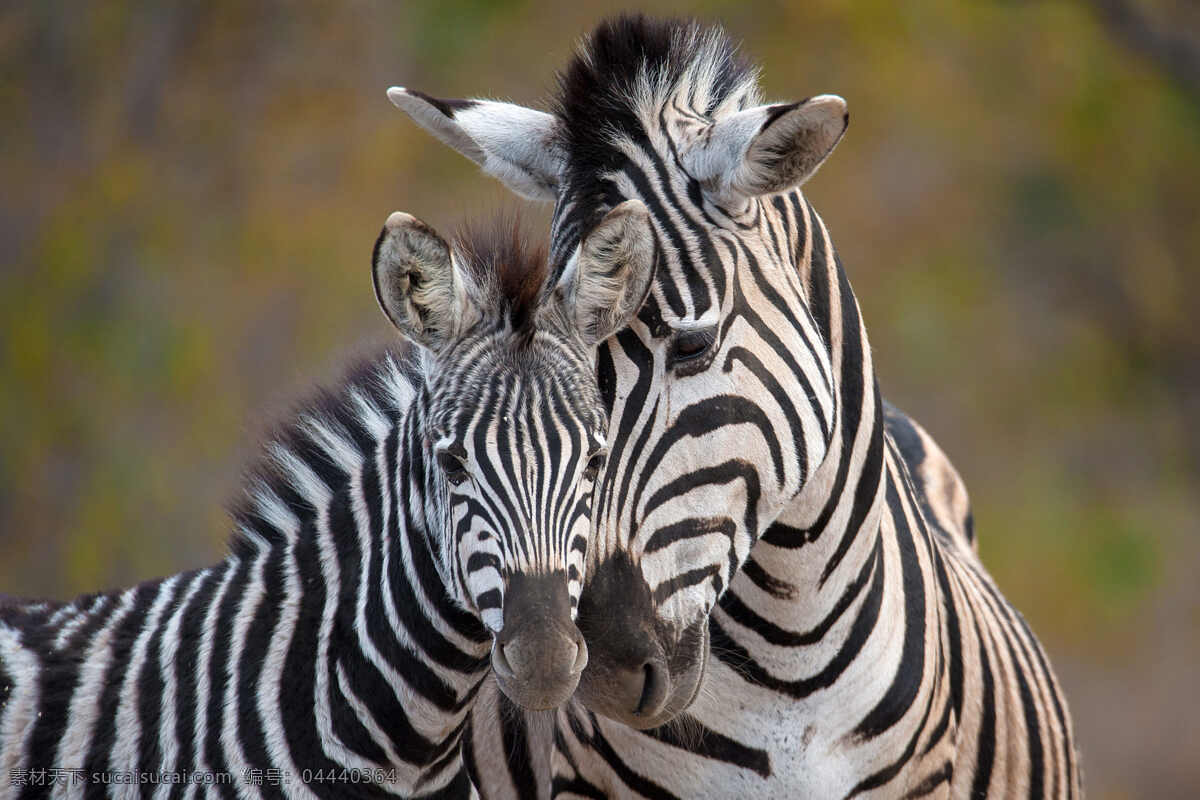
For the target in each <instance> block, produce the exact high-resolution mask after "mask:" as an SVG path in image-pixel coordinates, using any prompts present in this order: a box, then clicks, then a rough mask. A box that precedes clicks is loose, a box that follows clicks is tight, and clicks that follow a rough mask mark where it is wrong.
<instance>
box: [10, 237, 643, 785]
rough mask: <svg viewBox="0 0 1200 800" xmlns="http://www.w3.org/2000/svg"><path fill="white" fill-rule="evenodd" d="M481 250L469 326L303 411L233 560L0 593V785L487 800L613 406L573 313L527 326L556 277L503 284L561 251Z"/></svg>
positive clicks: (255, 492)
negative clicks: (499, 710)
mask: <svg viewBox="0 0 1200 800" xmlns="http://www.w3.org/2000/svg"><path fill="white" fill-rule="evenodd" d="M405 226H407V227H405ZM418 226H419V223H415V221H413V220H412V219H411V218H408V217H406V216H405V218H404V219H401V220H400V221H399V223H397V225H393V222H392V221H391V220H389V228H388V229H385V232H384V236H383V237H381V244H383V243H385V242H384V240H385V239H386V237H388V236H389V235H391V234H392V233H395V231H396V230H399V229H401V228H403V229H404V230H405V231H407V233H408V234H409V235H416V234H413V231H416V232H417V234H420V235H422V236H424V235H425V234H427V233H428V234H431V232H428V231H427V230H424V229H418ZM421 241H422V242H423V243H428V242H429V241H433V240H432V239H430V238H429V237H428V236H426V238H425V239H422V240H421ZM439 241H440V240H439ZM480 241H481V242H483V243H482V244H480V243H475V244H473V245H471V246H470V247H465V246H463V245H456V247H455V256H454V260H455V268H456V269H458V270H459V272H458V279H459V284H458V285H459V287H460V288H461V289H462V290H463V291H464V292H467V293H468V294H470V298H469V299H470V300H471V302H472V303H473V304H474V305H473V314H474V316H473V317H472V322H471V324H470V325H464V326H459V332H458V333H456V334H448V333H446V332H445V331H443V334H444V336H445V340H444V341H442V342H441V343H440V345H441V346H439V347H437V348H432V349H431V348H430V347H422V348H411V349H407V350H393V351H389V352H387V353H384V354H383V355H382V356H380V357H379V358H377V359H375V360H373V361H371V362H370V363H367V364H365V365H363V366H362V367H361V368H359V369H358V370H357V371H356V372H355V373H354V374H352V375H351V376H350V377H349V378H348V379H347V380H346V381H345V383H344V384H343V385H342V386H340V387H339V388H338V389H336V390H335V391H333V392H330V393H325V394H322V395H321V396H320V397H319V398H318V399H317V400H316V401H315V402H313V403H311V404H309V405H308V406H306V407H305V408H304V409H303V410H301V411H300V412H299V413H298V414H297V415H296V416H295V418H294V419H293V420H292V421H291V422H289V423H288V424H287V425H286V426H284V427H283V428H282V429H281V431H280V432H279V433H278V435H276V436H275V437H274V438H272V440H271V441H270V443H269V444H268V445H267V446H266V456H265V458H264V460H263V463H262V464H261V465H260V466H259V467H258V468H256V469H255V470H254V471H253V472H251V473H250V475H249V477H248V479H247V482H246V499H245V501H244V502H242V503H241V504H240V505H239V506H238V507H237V508H236V510H235V523H236V531H235V533H234V535H233V537H232V539H231V543H230V552H229V555H228V557H227V558H226V559H225V560H224V561H223V562H221V563H220V564H217V565H216V566H213V567H211V568H208V569H203V570H199V571H195V572H188V573H184V574H179V575H173V576H171V577H168V578H166V579H163V580H160V581H154V582H149V583H144V584H142V585H140V586H136V587H134V588H130V589H126V590H123V591H118V592H113V593H111V594H101V595H93V596H88V597H81V598H79V599H77V600H75V601H74V602H72V603H68V604H57V603H33V602H27V601H18V600H15V599H9V600H4V601H3V602H0V796H2V797H5V798H13V799H14V800H17V799H18V798H19V799H20V800H26V798H34V797H43V796H49V795H53V796H58V797H87V798H92V797H104V796H117V797H133V796H154V797H158V798H190V797H199V796H213V797H228V798H232V797H238V796H250V797H258V796H262V797H284V796H286V797H324V796H328V797H334V796H337V797H347V796H349V797H379V796H396V795H399V796H413V795H422V796H425V795H429V796H447V797H451V796H453V797H468V796H471V795H472V794H473V788H472V787H471V785H470V782H469V779H468V777H467V773H466V771H465V769H464V767H463V762H462V757H461V748H460V745H459V741H460V737H461V735H462V731H463V729H464V726H465V724H466V715H467V713H468V711H469V709H470V706H471V704H472V703H473V702H474V699H475V697H476V695H477V693H478V691H479V689H480V686H481V684H482V683H483V681H484V679H485V677H486V676H487V675H488V673H489V668H490V666H491V663H490V662H489V654H490V653H493V650H494V649H497V648H499V647H500V645H501V644H502V643H503V641H505V640H504V635H506V632H507V631H508V630H509V629H510V627H511V625H512V623H513V622H514V620H513V616H514V612H513V608H512V606H513V604H515V603H518V601H519V600H520V599H521V596H520V595H521V593H522V592H524V591H525V588H523V587H527V586H529V585H531V584H536V583H537V582H538V581H543V582H547V583H548V584H551V585H553V586H554V587H556V591H557V592H558V594H557V595H554V593H553V592H552V593H551V595H549V596H557V597H558V598H559V599H560V600H562V599H564V598H566V597H568V596H569V598H570V603H569V608H568V603H567V602H565V600H564V601H563V602H561V604H560V607H557V608H551V607H545V608H542V609H541V611H540V613H541V615H542V616H543V617H545V619H542V618H538V619H534V620H533V622H534V623H535V625H536V626H544V625H546V624H550V623H554V622H556V620H554V619H553V618H552V616H553V614H555V613H558V612H561V614H562V615H563V616H564V618H565V621H561V620H560V621H558V622H561V624H565V625H568V626H570V624H571V623H570V618H569V617H573V616H574V606H575V603H576V598H577V597H578V593H579V585H580V582H581V577H582V575H581V570H582V567H583V559H584V553H585V551H586V546H587V535H588V528H589V522H588V519H589V499H590V494H591V486H592V481H593V479H594V474H595V471H596V469H598V467H599V463H598V462H597V461H596V460H595V459H594V456H595V454H596V453H597V452H598V448H599V447H600V446H602V444H603V441H604V421H605V415H604V410H603V406H602V403H601V400H600V397H599V394H598V391H597V388H596V385H595V379H594V348H593V347H592V345H590V344H588V343H587V342H586V341H585V338H584V337H582V336H581V335H580V334H579V333H578V331H577V330H576V329H575V328H574V327H573V321H572V320H571V318H570V316H569V315H568V314H567V313H565V312H566V311H567V310H569V308H567V307H561V306H560V307H554V306H553V303H552V304H551V306H552V307H551V308H549V309H547V308H545V307H544V306H545V305H546V304H543V308H542V309H541V310H539V313H538V315H537V317H536V319H522V315H523V314H524V311H523V310H522V308H523V306H525V305H531V304H530V303H529V300H530V298H535V297H536V296H537V290H538V289H539V287H538V286H536V285H535V286H533V287H532V291H531V290H530V287H528V286H519V287H518V288H517V290H515V291H513V290H511V289H506V288H505V287H504V286H503V285H502V283H503V282H502V281H498V280H495V279H494V278H493V275H492V273H496V272H498V271H500V272H502V271H504V270H506V269H507V270H508V271H509V272H515V273H525V272H528V271H529V270H537V272H538V274H544V268H543V267H544V263H543V264H542V265H539V264H536V263H534V262H535V261H536V260H538V259H539V258H540V259H542V261H543V262H544V256H539V255H538V254H537V253H536V252H529V253H521V252H519V251H520V245H519V244H513V243H510V244H509V245H507V246H506V247H507V250H505V248H503V247H501V248H500V250H499V251H497V250H496V249H495V248H494V246H493V245H491V244H488V243H487V242H486V240H482V239H481V240H480ZM379 252H380V249H379V248H377V261H378V256H379ZM408 255H412V253H411V252H409V253H408ZM506 258H507V259H510V260H515V261H516V262H517V263H514V264H502V263H499V261H501V260H503V259H506ZM465 261H474V262H478V263H476V264H474V266H472V265H470V264H466V265H464V264H462V263H459V262H465ZM377 266H378V265H377ZM409 266H411V265H409ZM419 267H423V268H428V267H429V262H428V261H427V262H425V263H423V264H420V265H418V267H412V269H413V273H411V277H412V281H411V282H412V284H413V286H414V287H416V286H419V287H420V288H424V289H428V288H430V283H429V281H430V278H429V275H428V274H426V275H423V276H421V277H422V278H423V280H420V281H418V280H417V277H418V276H417V275H416V274H415V273H416V271H417V269H418V268H419ZM647 272H648V271H647ZM465 278H469V279H470V280H471V285H470V286H464V284H463V279H465ZM410 288H411V287H410ZM413 296H414V297H415V295H413ZM461 299H462V298H460V300H461ZM416 302H417V301H416V300H414V303H416ZM386 306H387V303H386V302H385V307H386ZM419 310H420V311H421V312H422V313H424V314H426V316H425V317H424V320H425V323H426V325H427V326H429V325H430V324H431V322H430V320H431V317H430V316H429V315H428V313H427V312H429V307H424V306H419ZM619 324H624V320H623V319H622V320H620V321H619ZM427 330H428V328H427ZM409 333H410V335H411V333H412V332H411V331H409ZM605 335H606V334H605ZM413 338H414V339H417V337H416V336H415V335H414V336H413ZM425 343H426V344H428V337H427V339H426V342H425ZM456 448H457V449H456ZM447 452H450V453H451V454H452V456H453V458H451V459H450V460H449V463H447V458H446V455H445V454H446V453H447ZM542 599H544V598H542ZM535 610H536V609H535ZM568 615H569V617H568ZM572 627H573V626H572ZM508 641H510V642H511V640H508ZM584 652H585V651H584ZM492 658H493V660H494V659H495V655H494V654H493V655H492ZM513 661H514V662H515V658H514V659H513ZM579 666H580V667H582V664H580V665H579ZM514 669H516V665H515V663H514ZM518 671H519V670H518ZM577 677H578V672H577V671H576V672H575V678H574V679H573V680H571V682H570V685H569V686H568V687H567V691H568V692H569V691H570V690H571V689H573V687H574V680H577ZM56 770H71V771H72V772H71V773H69V777H68V779H67V780H66V782H62V783H54V782H53V778H51V782H49V783H47V782H45V780H46V775H47V771H50V774H51V775H53V774H55V773H54V771H56ZM79 770H82V772H81V773H80V772H76V771H79ZM343 770H350V771H349V772H346V771H343ZM39 773H40V775H39ZM10 781H11V782H10ZM130 781H132V783H131V782H130ZM171 781H176V782H175V783H173V784H172V783H170V782H171Z"/></svg>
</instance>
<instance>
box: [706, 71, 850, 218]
mask: <svg viewBox="0 0 1200 800" xmlns="http://www.w3.org/2000/svg"><path fill="white" fill-rule="evenodd" d="M849 123H850V114H849V113H847V111H846V101H845V100H843V99H842V98H840V97H838V96H837V95H834V94H823V95H819V96H817V97H813V98H811V99H809V100H803V101H801V102H799V103H785V104H779V105H766V106H757V107H755V108H748V109H746V110H745V111H739V112H738V113H736V114H733V115H732V116H729V117H726V118H725V119H722V120H720V121H719V122H716V123H714V124H713V125H712V127H711V128H710V129H709V130H708V131H707V132H706V134H704V135H701V136H700V137H699V138H698V139H697V140H696V142H695V144H693V145H692V146H691V147H689V148H688V149H687V150H686V151H685V152H684V153H683V156H682V158H683V164H684V166H685V167H686V168H687V170H688V172H689V173H691V174H692V175H693V176H695V177H696V178H697V179H699V180H700V182H701V184H702V185H703V186H704V188H705V190H706V191H708V192H710V193H712V194H714V195H716V196H718V197H724V198H728V197H739V196H740V197H760V196H762V195H768V194H775V193H776V192H782V191H786V190H788V189H794V188H795V187H797V186H799V185H800V184H802V183H804V182H805V181H806V180H808V179H809V178H811V177H812V175H813V173H814V172H816V171H817V167H819V166H821V164H822V163H824V161H825V159H826V158H828V157H829V154H830V153H832V152H833V148H834V147H836V146H837V143H838V142H839V141H841V139H842V135H843V134H844V133H845V132H846V126H847V125H849Z"/></svg>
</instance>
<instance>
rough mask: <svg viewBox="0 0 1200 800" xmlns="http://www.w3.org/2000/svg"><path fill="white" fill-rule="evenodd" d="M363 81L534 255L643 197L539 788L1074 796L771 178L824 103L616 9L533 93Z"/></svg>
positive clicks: (797, 208)
mask: <svg viewBox="0 0 1200 800" xmlns="http://www.w3.org/2000/svg"><path fill="white" fill-rule="evenodd" d="M389 95H390V96H391V98H392V100H393V102H395V103H396V105H398V106H399V107H400V108H402V109H403V110H404V111H406V112H408V113H409V114H410V115H411V116H412V117H413V118H414V119H415V120H416V121H417V122H418V123H419V124H421V125H422V126H423V127H425V128H427V129H428V130H430V131H431V132H432V133H434V134H435V135H436V136H437V137H438V138H440V139H441V140H442V141H444V142H446V143H448V144H450V145H451V146H453V147H455V148H456V149H458V150H459V151H460V152H462V153H463V154H465V155H467V156H468V157H470V158H472V159H474V160H475V161H476V162H477V163H479V164H481V166H482V167H483V168H484V170H485V171H486V172H488V173H490V174H492V175H494V176H495V177H498V178H500V179H501V180H502V181H504V182H505V183H506V184H507V185H509V186H510V187H511V188H513V189H514V190H515V191H517V192H519V193H522V194H524V195H526V196H530V197H537V198H542V199H548V200H554V201H555V202H556V207H555V211H554V217H553V222H552V262H553V263H554V264H555V265H557V267H558V268H559V269H564V268H569V265H570V264H571V262H572V259H573V258H574V257H575V256H574V254H575V253H576V252H577V250H578V244H579V241H580V236H581V234H582V233H583V232H586V231H587V230H588V229H589V227H590V226H591V225H592V224H594V221H595V220H596V219H597V218H598V217H599V216H600V215H602V214H603V213H604V211H605V209H607V208H610V207H612V206H614V205H615V204H617V203H620V202H622V201H626V200H627V199H629V198H637V199H639V200H641V201H643V202H644V203H645V204H646V205H647V206H648V207H649V208H650V209H651V212H652V216H651V223H652V224H651V232H652V234H653V236H654V238H655V240H656V242H657V243H658V246H659V258H658V264H657V268H656V275H655V282H654V285H653V287H652V291H651V294H650V296H649V298H648V299H647V302H646V304H645V306H644V307H643V308H642V310H641V312H640V313H639V315H638V317H637V319H636V320H635V321H634V322H633V323H632V324H631V325H630V327H629V328H628V329H626V330H624V331H622V332H620V333H619V334H618V335H617V336H616V337H615V338H614V339H612V340H610V341H609V342H608V343H607V344H606V346H605V347H604V348H603V349H602V351H601V358H600V364H599V369H600V379H601V387H602V390H603V392H604V394H605V400H606V403H607V405H608V408H609V410H610V414H611V418H612V424H611V428H610V433H609V437H610V449H611V455H610V458H609V461H608V465H607V466H606V469H605V473H604V476H603V478H602V480H601V484H600V488H599V490H598V494H597V501H596V508H595V510H594V513H593V519H594V521H595V524H596V530H595V531H594V533H593V544H592V551H591V554H590V555H589V570H588V576H587V583H586V585H585V589H584V594H583V596H582V598H581V605H580V616H579V625H580V628H581V629H582V630H583V632H584V635H585V637H586V638H587V640H588V642H589V645H590V647H591V652H592V658H591V661H590V663H589V666H588V668H587V669H586V670H585V672H584V676H583V679H582V681H581V683H580V690H579V695H580V696H581V697H582V698H583V700H584V702H585V703H586V704H587V705H588V706H589V707H590V708H591V709H592V710H594V711H598V712H600V714H602V715H604V716H594V715H592V714H590V713H586V712H583V711H581V710H579V709H578V708H575V707H570V708H568V709H567V710H565V711H560V712H559V716H558V721H557V726H556V731H555V747H556V753H555V761H554V770H555V777H554V784H553V787H554V790H555V792H556V793H557V794H559V795H562V796H593V797H595V796H601V795H606V794H608V795H624V794H640V795H646V796H657V797H665V796H672V795H673V796H679V797H702V796H716V797H727V796H734V795H738V796H755V797H759V796H762V797H765V796H774V797H858V796H866V795H875V796H886V797H899V796H909V797H916V796H947V795H953V796H955V797H966V796H972V797H979V796H995V797H1000V796H1005V797H1006V796H1010V795H1023V796H1025V795H1027V796H1030V797H1072V796H1075V795H1078V794H1079V793H1080V777H1079V768H1078V761H1077V757H1076V753H1075V747H1074V743H1073V738H1072V731H1071V722H1070V718H1069V716H1068V713H1067V710H1066V704H1065V701H1064V699H1063V697H1062V694H1061V691H1060V690H1059V687H1058V685H1057V682H1056V680H1055V678H1054V676H1053V673H1052V672H1051V670H1050V667H1049V664H1048V662H1047V660H1046V657H1045V655H1044V653H1043V651H1042V649H1041V647H1040V645H1039V644H1038V642H1037V641H1036V639H1035V638H1034V636H1033V634H1032V633H1031V632H1030V631H1029V629H1028V628H1027V626H1026V625H1025V623H1024V621H1023V620H1022V619H1021V617H1020V616H1019V614H1018V613H1017V612H1016V611H1015V610H1014V609H1013V608H1012V607H1011V606H1010V605H1009V604H1008V603H1007V602H1006V601H1005V600H1004V599H1003V597H1002V596H1001V595H1000V593H999V592H998V591H997V589H996V588H995V586H994V584H993V582H992V580H991V578H990V577H989V576H988V575H987V573H986V571H985V570H984V568H983V566H982V564H981V563H980V562H979V560H978V558H977V556H976V555H975V553H974V551H973V548H972V546H971V534H970V528H969V518H968V517H967V509H966V504H965V493H964V492H962V491H960V490H959V489H958V487H957V485H956V484H957V476H956V474H955V473H954V472H953V470H952V468H950V467H949V465H948V463H947V462H944V461H942V462H941V463H940V464H939V463H938V459H939V456H938V454H937V453H929V454H930V455H931V456H932V461H930V462H926V461H924V460H922V459H923V456H922V453H921V451H922V450H923V449H925V450H927V448H923V447H921V446H920V445H922V444H924V443H928V442H929V440H928V439H927V437H925V436H924V435H923V434H922V433H921V431H920V430H919V428H917V427H916V426H915V424H914V423H912V422H911V421H909V420H907V418H905V417H903V416H902V415H898V414H895V413H891V414H888V413H886V412H885V406H884V404H883V402H882V400H881V398H880V394H879V390H878V386H877V383H876V379H875V374H874V369H873V366H872V361H871V354H870V349H869V347H868V343H867V338H866V333H865V329H864V328H863V325H862V322H861V319H860V317H859V312H858V306H857V302H856V301H855V298H854V295H853V293H852V291H851V289H850V284H849V282H848V280H847V277H846V274H845V272H844V271H843V269H842V267H841V264H840V262H839V260H838V258H837V256H836V254H835V252H834V249H833V246H832V244H831V242H830V239H829V235H828V232H827V230H826V228H825V226H824V223H823V222H822V221H821V219H820V218H819V217H818V216H817V214H816V213H815V211H814V210H813V209H812V207H811V205H809V203H808V202H807V201H806V200H805V199H804V198H803V196H802V195H801V194H800V192H799V190H798V187H799V186H800V184H801V183H802V182H803V181H804V180H806V179H807V178H808V177H809V176H810V175H811V174H812V173H813V172H814V171H815V170H816V169H817V167H818V166H819V165H820V164H821V163H822V161H823V160H824V159H825V158H826V157H827V156H828V155H829V153H830V152H831V151H832V150H833V148H834V146H835V145H836V144H837V142H838V141H839V140H840V138H841V136H842V134H843V132H844V130H845V127H846V123H847V120H848V117H847V115H846V111H845V104H844V102H843V101H842V100H841V98H838V97H834V96H828V95H823V96H820V97H815V98H812V99H810V100H807V101H802V102H798V103H787V104H773V105H762V104H761V100H760V98H759V95H758V89H757V82H756V75H755V71H754V70H752V69H751V68H750V67H749V66H748V65H747V64H746V63H745V62H744V61H742V60H741V59H740V58H738V57H737V55H736V53H735V47H734V45H733V44H732V43H731V42H730V40H729V39H728V37H727V36H726V35H725V34H724V33H723V32H722V31H720V30H719V29H717V28H707V29H706V28H703V27H701V26H699V25H698V24H695V23H690V22H661V21H652V20H647V19H645V18H643V17H621V18H617V19H615V20H611V21H608V22H605V23H602V24H601V25H600V26H599V27H598V28H597V29H596V30H595V31H594V32H593V33H592V34H591V35H590V36H589V37H588V38H587V39H586V40H585V41H584V43H583V45H582V46H581V48H580V50H579V51H578V53H577V55H576V56H575V58H574V60H573V61H572V62H571V64H570V65H569V66H568V68H567V69H566V70H565V71H564V72H563V73H562V75H561V78H560V91H559V95H558V97H557V101H556V108H555V113H554V114H545V113H542V112H538V111H534V110H532V109H526V108H521V107H518V106H514V105H511V104H507V103H497V102H491V101H478V100H466V101H462V100H453V101H450V100H438V99H434V98H430V97H428V96H426V95H423V94H421V93H419V92H413V91H408V90H404V89H393V90H391V92H389ZM889 419H890V420H891V424H890V425H889V423H888V421H887V420H889ZM911 466H921V467H922V470H921V471H920V472H919V473H918V476H917V477H918V478H919V479H920V482H919V484H917V485H914V481H913V474H912V471H911V470H910V467H911ZM940 484H944V486H940V487H939V488H946V487H948V488H949V494H948V495H945V496H943V495H942V494H941V493H940V492H939V494H938V496H933V495H929V494H925V495H923V494H922V491H921V490H930V489H932V488H934V487H935V486H939V485H940ZM918 487H919V488H918ZM945 497H949V498H951V499H950V501H949V502H948V501H947V500H946V499H945ZM613 608H620V609H621V613H620V614H613V613H611V609H613ZM605 717H608V718H611V719H606V718H605ZM614 720H615V721H614ZM672 720H676V721H682V722H683V723H685V724H682V725H674V726H672V725H667V726H663V723H666V722H668V721H672ZM619 723H624V724H619ZM627 726H632V727H627ZM635 728H641V729H645V731H644V732H639V731H637V730H634V729H635ZM681 731H684V732H681ZM689 731H690V733H688V732H689ZM519 733H520V731H514V729H513V728H511V727H510V728H507V729H505V730H504V731H503V732H502V734H503V735H504V736H505V737H508V740H510V741H511V740H513V737H514V736H517V735H518V734H519ZM492 749H494V748H492ZM685 750H690V751H692V752H693V753H694V754H695V755H696V756H697V757H695V758H681V755H682V753H681V751H685ZM473 752H474V754H475V758H483V757H485V756H487V755H488V753H489V752H491V750H490V749H489V746H488V743H487V742H486V741H485V742H483V743H481V744H480V745H479V746H477V747H476V748H475V749H474V750H473ZM518 767H519V765H518Z"/></svg>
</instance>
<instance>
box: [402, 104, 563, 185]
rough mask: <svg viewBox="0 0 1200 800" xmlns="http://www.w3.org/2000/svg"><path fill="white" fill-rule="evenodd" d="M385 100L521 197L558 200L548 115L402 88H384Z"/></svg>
mask: <svg viewBox="0 0 1200 800" xmlns="http://www.w3.org/2000/svg"><path fill="white" fill-rule="evenodd" d="M388 99H389V100H391V101H392V103H393V105H395V106H396V108H398V109H400V110H401V111H403V112H404V113H406V114H408V115H409V116H410V117H412V119H413V121H414V122H416V123H417V124H418V125H420V126H421V127H422V128H424V129H425V130H427V131H429V132H430V133H431V134H433V135H434V136H435V137H437V138H438V139H439V140H441V141H442V142H443V143H444V144H447V145H449V146H450V147H452V148H454V149H455V150H457V151H458V152H460V153H462V154H463V155H464V156H466V157H467V158H469V159H471V160H472V161H474V162H475V163H476V164H478V165H479V166H481V167H483V171H484V172H486V173H487V174H488V175H491V176H492V177H494V178H498V179H499V180H500V182H501V183H503V184H504V185H505V186H507V187H508V188H510V189H512V190H513V191H514V192H516V193H517V194H519V195H521V196H522V197H526V198H528V199H530V200H548V201H553V200H554V199H555V198H556V197H557V196H558V183H559V172H560V171H561V167H562V158H561V157H560V155H559V152H558V146H557V145H556V144H555V140H554V132H555V129H556V125H557V123H556V121H555V118H554V116H553V115H552V114H547V113H546V112H544V111H537V110H535V109H532V108H526V107H525V106H519V105H516V104H515V103H501V102H497V101H494V100H440V99H438V98H436V97H430V96H429V95H427V94H425V93H423V92H418V91H416V90H415V89H405V88H404V87H402V86H393V87H392V88H390V89H388Z"/></svg>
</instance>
